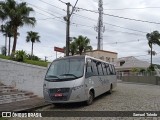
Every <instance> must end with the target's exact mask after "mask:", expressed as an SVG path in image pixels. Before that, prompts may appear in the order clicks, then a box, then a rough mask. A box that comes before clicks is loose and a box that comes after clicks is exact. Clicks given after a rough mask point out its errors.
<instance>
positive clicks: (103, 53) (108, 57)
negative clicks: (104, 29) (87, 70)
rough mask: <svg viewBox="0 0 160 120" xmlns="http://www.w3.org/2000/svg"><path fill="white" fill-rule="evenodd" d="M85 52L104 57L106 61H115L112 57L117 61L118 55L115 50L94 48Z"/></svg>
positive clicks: (99, 57)
mask: <svg viewBox="0 0 160 120" xmlns="http://www.w3.org/2000/svg"><path fill="white" fill-rule="evenodd" d="M85 54H86V55H89V56H92V57H95V58H98V59H102V60H104V61H106V62H113V61H112V59H113V60H114V61H115V60H116V59H117V55H118V54H117V53H115V52H110V51H104V50H93V51H90V52H86V53H85Z"/></svg>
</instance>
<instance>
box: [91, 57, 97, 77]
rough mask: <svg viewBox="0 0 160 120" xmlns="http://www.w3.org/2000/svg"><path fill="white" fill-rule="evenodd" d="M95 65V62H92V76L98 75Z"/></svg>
mask: <svg viewBox="0 0 160 120" xmlns="http://www.w3.org/2000/svg"><path fill="white" fill-rule="evenodd" d="M96 63H97V61H95V60H92V69H93V75H98V71H97V66H96Z"/></svg>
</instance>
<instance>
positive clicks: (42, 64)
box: [0, 54, 48, 67]
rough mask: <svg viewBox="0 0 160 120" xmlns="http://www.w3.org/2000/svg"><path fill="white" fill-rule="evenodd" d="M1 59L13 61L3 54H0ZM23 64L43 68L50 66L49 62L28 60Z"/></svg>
mask: <svg viewBox="0 0 160 120" xmlns="http://www.w3.org/2000/svg"><path fill="white" fill-rule="evenodd" d="M0 58H1V59H6V60H12V59H11V58H10V57H9V56H4V55H1V54H0ZM22 63H27V64H31V65H37V66H42V67H47V66H48V62H44V61H35V60H27V59H25V60H24V62H22Z"/></svg>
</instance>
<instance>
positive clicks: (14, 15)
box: [0, 0, 36, 57]
mask: <svg viewBox="0 0 160 120" xmlns="http://www.w3.org/2000/svg"><path fill="white" fill-rule="evenodd" d="M0 6H1V7H0V14H2V15H3V16H4V17H3V19H4V20H8V21H10V23H11V24H12V26H13V33H14V34H13V35H14V41H13V48H12V57H13V55H14V53H15V50H16V45H17V35H18V29H19V27H22V26H23V25H32V26H34V25H35V23H36V20H35V18H34V17H29V14H30V13H31V12H33V11H34V10H33V9H32V8H31V7H28V6H27V4H26V2H22V3H17V2H16V1H14V0H6V1H5V2H4V1H1V2H0ZM0 16H1V15H0ZM6 16H7V17H6Z"/></svg>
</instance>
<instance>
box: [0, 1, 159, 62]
mask: <svg viewBox="0 0 160 120" xmlns="http://www.w3.org/2000/svg"><path fill="white" fill-rule="evenodd" d="M18 1H19V2H20V0H18ZM23 1H26V0H23ZM43 1H45V2H47V3H48V4H46V3H44V2H41V0H27V1H26V2H27V3H29V4H28V5H29V6H31V7H33V8H34V10H35V13H34V14H32V16H35V17H36V19H37V24H36V26H35V28H32V27H23V28H20V30H19V32H20V36H19V37H18V44H17V49H23V50H26V51H27V52H28V53H30V51H31V44H29V43H26V42H25V37H26V35H27V34H26V32H27V31H30V30H32V31H36V32H38V33H39V35H40V36H41V38H40V40H41V43H36V44H35V45H34V47H35V49H34V54H35V55H37V56H39V57H41V58H43V59H44V57H45V56H48V59H49V60H53V59H55V57H56V53H55V51H54V46H58V47H64V46H65V40H66V24H65V21H64V20H63V17H64V16H66V11H65V10H66V8H67V6H66V5H65V4H63V3H61V2H59V1H58V0H54V1H53V0H43ZM63 1H64V2H70V3H71V4H72V5H74V4H75V0H63ZM103 2H104V6H103V8H104V9H120V8H145V7H156V6H157V5H158V4H159V1H158V0H154V1H153V0H152V1H148V0H138V1H133V0H120V1H118V0H108V1H107V2H106V1H104V0H103ZM31 4H33V5H31ZM49 4H51V5H49ZM35 6H36V7H35ZM54 6H56V7H58V8H56V7H54ZM77 7H81V8H85V9H90V10H98V0H79V1H78V4H77ZM59 8H60V9H59ZM159 9H160V8H145V9H124V10H104V13H106V14H113V15H117V16H122V17H128V18H134V19H141V20H145V21H153V22H160V17H159V12H158V11H159ZM44 11H47V12H44ZM70 11H71V9H70ZM74 13H75V14H73V15H72V17H71V27H70V36H71V37H77V36H78V35H84V36H87V37H88V38H89V39H90V40H91V45H92V46H93V48H94V49H96V48H97V39H96V36H97V32H96V31H95V29H94V28H95V26H96V25H97V21H96V20H98V14H96V13H91V12H87V11H83V10H79V11H76V12H74ZM55 16H58V17H60V18H55ZM83 16H84V17H83ZM48 18H54V19H48ZM88 18H90V19H93V20H90V19H88ZM103 20H104V22H105V23H110V24H114V25H117V26H121V27H125V28H129V29H135V30H139V31H144V32H146V33H147V32H152V31H154V30H159V31H160V29H159V25H158V24H151V23H142V22H138V21H131V20H124V19H120V18H115V17H110V16H107V15H104V16H103ZM72 23H76V24H72ZM82 25H84V26H82ZM104 26H105V28H106V31H105V32H104V34H103V35H104V38H103V42H104V44H103V48H104V50H109V51H114V52H117V53H118V56H119V57H126V56H138V55H145V54H147V50H148V49H149V47H148V43H147V39H146V33H141V32H136V31H131V30H128V29H123V28H120V27H114V26H111V25H107V24H104ZM118 31H120V32H118ZM130 33H133V34H130ZM1 35H2V34H1V33H0V39H2V40H3V41H2V42H1V43H0V45H3V44H4V37H3V38H1ZM138 39H139V40H140V41H138ZM145 40H146V41H145ZM125 41H126V43H124V42H125ZM127 41H135V42H127ZM116 42H117V44H111V43H116ZM109 43H110V44H109ZM154 50H155V51H157V53H158V52H160V47H159V46H154ZM62 55H63V54H61V53H58V56H62ZM159 56H160V54H157V56H155V57H153V62H155V63H159V64H160V62H159V61H160V57H159ZM137 58H138V59H141V60H147V61H150V56H149V55H147V56H142V57H137Z"/></svg>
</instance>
